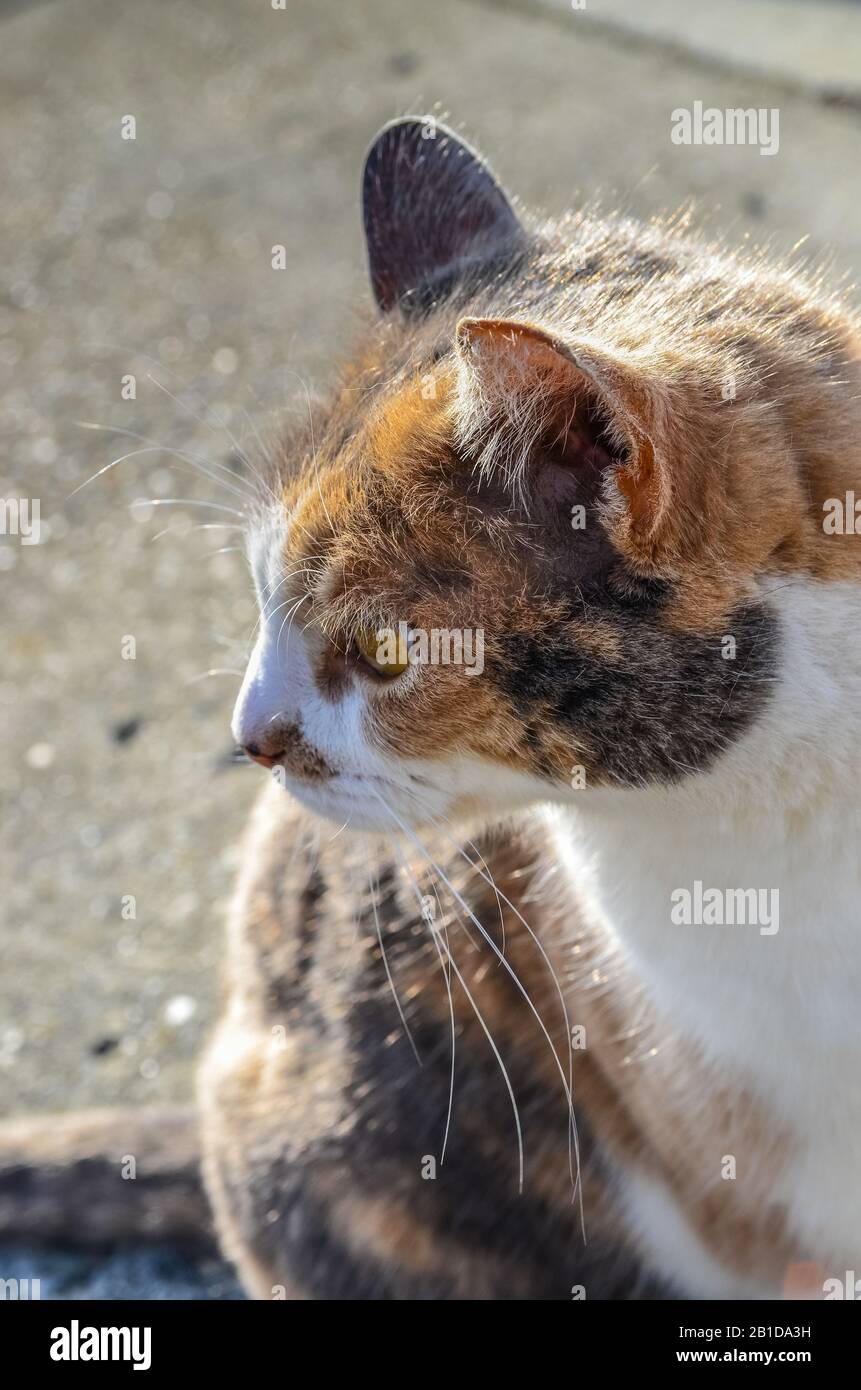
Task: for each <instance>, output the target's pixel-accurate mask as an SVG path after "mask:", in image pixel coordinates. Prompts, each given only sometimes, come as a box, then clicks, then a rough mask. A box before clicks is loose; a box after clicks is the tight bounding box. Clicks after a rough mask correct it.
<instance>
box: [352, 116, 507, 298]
mask: <svg viewBox="0 0 861 1390" xmlns="http://www.w3.org/2000/svg"><path fill="white" fill-rule="evenodd" d="M362 205H363V214H364V223H365V237H366V239H367V244H368V261H369V266H370V273H371V285H372V287H373V291H374V295H375V296H376V299H377V303H378V304H379V306H380V308H381V309H383V310H386V311H388V310H389V309H392V308H394V306H395V305H396V304H398V303H401V304H402V305H404V306H405V307H406V308H410V307H411V303H412V304H415V303H416V302H419V303H420V304H421V305H422V307H427V305H425V303H424V301H425V300H428V301H429V302H433V301H434V300H435V299H441V298H445V297H446V294H447V293H448V292H449V291H450V289H451V288H452V286H453V285H454V284H455V283H456V282H457V281H458V280H459V279H463V278H465V277H468V276H469V273H470V271H471V270H472V269H477V268H478V266H479V265H480V264H481V263H482V262H484V261H486V260H487V259H489V258H499V259H500V261H504V260H505V259H506V258H509V259H510V258H512V257H513V256H515V255H516V254H517V253H518V251H519V250H520V248H521V247H522V245H523V241H524V233H523V229H522V227H521V225H520V223H519V221H518V220H517V217H516V215H515V213H514V211H513V209H512V207H511V204H510V203H509V201H508V198H507V197H506V195H505V193H504V192H503V191H502V189H501V188H500V186H499V184H498V183H497V182H496V179H495V178H494V177H493V174H492V173H491V172H490V170H489V169H488V167H487V165H486V164H485V163H484V161H483V160H482V159H481V158H480V157H479V156H478V155H477V154H476V153H475V152H474V151H473V150H471V149H470V148H469V147H468V146H467V145H465V144H464V143H463V142H462V141H461V140H458V139H457V137H456V136H455V135H453V134H452V132H451V131H450V130H447V129H446V128H445V126H442V125H440V124H438V123H437V122H436V121H435V120H434V119H433V118H432V117H430V116H427V117H423V118H420V117H415V116H410V117H407V118H405V119H403V120H399V121H393V122H392V123H391V124H390V125H387V126H385V127H384V128H383V129H382V130H381V131H380V133H379V135H378V136H377V137H376V139H375V140H374V143H373V144H372V146H371V148H370V150H369V152H368V156H367V159H366V160H365V171H364V176H363V183H362Z"/></svg>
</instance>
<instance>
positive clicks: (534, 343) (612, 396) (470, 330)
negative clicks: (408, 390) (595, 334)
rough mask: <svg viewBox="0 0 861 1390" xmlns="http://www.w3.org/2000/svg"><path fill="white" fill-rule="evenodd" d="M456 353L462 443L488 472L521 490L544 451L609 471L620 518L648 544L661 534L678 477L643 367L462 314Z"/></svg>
mask: <svg viewBox="0 0 861 1390" xmlns="http://www.w3.org/2000/svg"><path fill="white" fill-rule="evenodd" d="M455 349H456V360H457V374H458V375H457V390H456V398H455V410H456V415H457V429H458V437H459V443H460V445H461V447H462V448H464V449H465V450H466V451H467V452H468V453H470V454H471V455H472V457H473V458H475V459H476V461H477V463H478V465H479V467H480V468H481V470H482V471H484V472H486V473H490V472H491V471H492V472H494V473H496V474H499V473H502V475H503V476H504V477H505V480H506V482H507V483H508V484H509V485H510V486H514V487H517V486H520V485H521V484H523V483H524V482H525V480H526V478H527V475H528V472H529V469H530V468H531V467H532V465H533V463H534V460H535V458H536V455H537V453H539V452H540V454H541V457H542V458H545V459H546V457H547V456H548V454H551V455H552V456H553V457H554V459H556V460H557V461H558V463H559V465H560V466H561V467H564V468H568V469H571V470H575V471H576V470H577V469H578V468H584V469H585V468H589V469H592V470H593V471H594V470H595V469H600V470H601V471H602V472H603V473H604V474H605V477H606V489H605V492H606V496H607V498H608V502H609V504H610V506H611V510H613V511H614V512H615V513H616V515H617V520H618V521H619V522H620V523H622V524H623V525H624V527H625V529H626V530H627V531H629V532H631V533H632V534H633V535H634V536H639V537H640V539H641V540H645V539H647V538H648V537H649V536H650V535H652V534H654V531H655V529H656V528H657V526H658V523H659V522H660V520H661V517H662V516H663V514H664V512H665V510H666V507H667V505H668V502H669V485H670V480H669V475H668V472H667V470H666V469H665V468H664V466H663V464H662V460H661V457H660V450H659V449H657V448H656V446H655V443H654V440H655V438H656V437H659V432H660V420H659V412H660V404H659V402H657V401H656V399H655V397H654V393H653V392H652V391H651V390H650V388H649V385H648V382H647V381H646V379H645V377H644V375H643V374H642V373H641V372H639V371H638V370H637V369H636V368H635V367H634V366H633V365H632V364H631V363H630V362H624V361H622V360H621V359H619V358H616V357H614V356H613V355H612V354H610V353H608V352H606V351H605V350H604V349H602V348H600V347H598V346H596V345H594V344H592V343H590V342H588V341H585V340H584V341H583V342H579V343H576V344H574V343H567V342H563V341H562V340H561V339H560V338H559V337H557V336H555V335H554V334H552V333H549V332H546V331H545V330H544V329H542V328H539V327H536V326H535V325H533V324H529V323H521V322H517V321H515V320H510V319H476V318H463V319H461V320H460V323H459V324H458V326H457V333H456V338H455Z"/></svg>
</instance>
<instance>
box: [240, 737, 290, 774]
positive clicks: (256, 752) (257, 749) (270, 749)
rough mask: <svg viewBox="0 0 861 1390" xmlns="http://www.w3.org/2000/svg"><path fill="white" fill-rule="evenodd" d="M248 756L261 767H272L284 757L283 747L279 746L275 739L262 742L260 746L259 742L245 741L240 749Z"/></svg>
mask: <svg viewBox="0 0 861 1390" xmlns="http://www.w3.org/2000/svg"><path fill="white" fill-rule="evenodd" d="M242 751H243V753H247V754H248V757H249V758H253V759H254V761H255V762H256V763H259V764H260V766H261V767H274V766H275V764H276V763H278V762H280V761H281V759H282V758H283V757H284V749H283V748H279V747H278V745H277V740H275V739H271V740H268V741H266V742H264V745H263V747H262V748H261V746H260V744H259V743H246V744H245V745H244V746H243V749H242Z"/></svg>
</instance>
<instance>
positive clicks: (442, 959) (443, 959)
mask: <svg viewBox="0 0 861 1390" xmlns="http://www.w3.org/2000/svg"><path fill="white" fill-rule="evenodd" d="M392 848H393V849H394V852H395V857H396V858H397V860H398V863H399V864H400V867H401V869H402V871H403V872H404V873H405V874H406V876H407V878H408V879H409V881H410V883H411V884H412V887H413V889H414V890H415V889H416V888H417V887H418V885H417V883H416V880H415V875H414V874H413V873H412V872H411V871H410V868H409V865H408V864H406V863H405V862H404V860H403V859H402V858H401V856H400V855H399V854H398V850H397V847H396V846H395V845H394V843H393V844H392ZM433 890H434V897H435V898H436V901H437V907H440V901H439V894H438V893H437V891H436V884H434V885H433ZM419 898H421V893H419ZM440 911H442V909H441V908H440ZM429 925H430V934H431V940H432V941H433V944H434V947H435V949H436V953H437V958H438V960H439V964H440V969H441V971H442V977H443V979H444V980H445V988H446V994H447V995H448V1013H449V1020H450V1024H451V1065H450V1067H449V1080H448V1109H447V1111H446V1117H445V1130H444V1131H443V1136H442V1147H441V1149H440V1155H439V1166H440V1167H442V1165H443V1164H444V1163H445V1151H446V1148H447V1146H448V1136H449V1133H450V1131H451V1114H452V1109H453V1108H454V1064H455V1056H456V1053H457V1028H456V1026H455V1021H454V998H453V996H452V992H451V964H450V957H451V952H450V950H449V944H448V933H447V932H446V931H445V928H444V927H443V926H442V924H441V925H440V930H441V931H442V932H443V934H444V936H445V952H446V954H445V956H443V952H442V947H441V946H440V943H439V941H438V940H437V934H436V931H435V929H434V927H433V924H429ZM447 960H448V968H446V967H447Z"/></svg>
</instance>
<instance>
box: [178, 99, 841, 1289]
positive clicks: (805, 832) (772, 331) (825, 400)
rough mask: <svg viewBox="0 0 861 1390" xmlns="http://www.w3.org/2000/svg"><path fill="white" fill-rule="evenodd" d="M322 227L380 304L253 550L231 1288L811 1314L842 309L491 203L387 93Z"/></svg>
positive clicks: (219, 1103)
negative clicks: (786, 1309)
mask: <svg viewBox="0 0 861 1390" xmlns="http://www.w3.org/2000/svg"><path fill="white" fill-rule="evenodd" d="M363 212H364V227H365V233H366V239H367V250H368V260H369V269H370V279H371V285H372V289H373V293H374V297H375V300H376V305H377V309H378V311H379V312H378V315H377V316H376V318H375V320H374V321H373V322H372V323H371V324H370V325H369V326H368V327H367V331H366V334H365V336H364V338H363V339H362V340H361V342H360V344H359V346H358V349H357V351H356V353H355V355H354V356H353V357H352V359H351V361H350V362H349V363H348V365H347V366H346V368H344V369H343V372H342V375H341V378H340V380H339V382H338V384H337V386H336V387H335V389H334V390H333V392H332V394H331V398H330V400H329V401H328V403H327V405H326V406H325V408H323V409H321V410H315V411H314V413H313V420H312V421H310V422H309V424H308V426H307V428H305V429H297V430H296V432H295V433H294V434H293V435H292V436H291V437H289V438H286V439H285V441H284V444H283V448H282V450H281V451H280V453H279V457H278V458H277V459H276V460H274V462H273V464H272V470H271V477H270V478H269V487H268V489H267V494H266V497H265V498H263V499H262V500H261V504H260V508H259V515H258V516H257V518H256V520H255V523H254V525H253V527H252V530H251V535H250V540H249V554H250V560H251V565H252V569H253V574H254V578H255V583H256V588H257V593H258V597H259V600H260V608H261V617H260V624H259V634H258V637H257V641H256V645H255V648H254V652H253V654H252V656H251V658H250V661H249V664H248V668H247V671H246V674H245V678H244V681H243V685H242V689H241V692H240V694H239V698H238V701H237V704H236V709H235V712H234V719H233V731H234V735H235V737H236V740H237V742H238V743H239V744H240V745H241V746H242V747H244V748H245V750H246V752H247V753H248V755H249V756H250V757H251V758H252V759H254V760H256V761H257V762H258V763H260V764H262V765H263V766H264V767H265V768H267V769H270V771H271V774H272V785H270V786H267V787H266V788H265V789H264V793H263V795H262V797H261V800H260V803H259V805H258V808H257V810H256V813H255V816H254V819H253V823H252V826H251V828H250V831H249V835H248V839H247V843H246V848H245V856H244V869H243V872H242V877H241V883H240V886H239V889H238V895H237V899H236V904H235V910H234V914H233V919H232V925H231V931H230V945H229V965H228V985H227V990H228V992H227V1002H226V1008H225V1013H224V1016H223V1018H222V1021H221V1023H220V1024H219V1026H218V1028H217V1031H216V1034H215V1037H214V1040H213V1043H212V1046H211V1048H210V1051H209V1053H208V1055H207V1057H206V1059H205V1062H204V1064H203V1067H202V1071H201V1081H200V1095H201V1105H202V1114H203V1117H204V1128H203V1136H204V1137H203V1143H204V1155H205V1158H204V1171H205V1176H206V1184H207V1188H208V1191H209V1194H210V1198H211V1200H212V1203H213V1209H214V1211H215V1216H216V1223H217V1226H218V1228H219V1231H220V1235H221V1240H222V1244H223V1248H224V1249H225V1251H226V1252H227V1254H228V1255H229V1256H230V1258H231V1259H232V1260H233V1261H234V1263H235V1264H236V1267H237V1268H238V1270H239V1272H240V1274H241V1276H242V1278H243V1280H244V1282H245V1285H246V1287H247V1289H248V1290H249V1291H250V1292H251V1293H252V1294H253V1295H255V1296H258V1297H262V1298H271V1297H285V1296H286V1297H290V1298H353V1299H368V1298H395V1299H425V1298H434V1299H450V1298H451V1299H454V1298H482V1299H485V1298H486V1299H506V1298H530V1299H533V1298H569V1297H583V1296H585V1297H588V1298H607V1297H611V1298H663V1297H687V1298H701V1297H717V1298H736V1297H747V1296H753V1297H778V1296H780V1295H781V1293H782V1292H784V1291H786V1290H792V1289H794V1288H797V1287H798V1279H799V1270H801V1271H807V1275H806V1276H805V1277H806V1278H807V1279H808V1282H809V1280H810V1278H812V1279H813V1286H812V1287H811V1288H808V1289H806V1292H807V1293H810V1294H813V1295H814V1296H815V1295H817V1294H818V1296H820V1297H821V1296H822V1289H821V1284H820V1282H819V1280H820V1275H821V1278H822V1279H824V1278H825V1277H826V1275H827V1274H833V1273H837V1274H839V1273H840V1272H841V1271H843V1270H844V1269H851V1268H855V1267H857V1266H858V1264H859V1261H861V1192H859V1186H858V1182H857V1171H858V1166H859V1161H861V1091H859V1087H858V1083H857V1076H858V1071H859V1064H861V1030H859V1024H858V1019H857V1001H858V997H859V986H861V943H859V942H858V941H857V935H858V902H859V889H861V856H859V850H858V828H859V824H858V822H859V802H861V797H859V789H858V780H857V759H858V748H859V733H861V654H859V653H860V652H861V648H859V644H858V641H857V636H858V632H859V621H861V558H859V557H861V550H859V548H858V546H857V544H856V543H855V539H854V536H853V535H852V534H840V533H835V531H838V529H839V528H834V527H832V528H827V527H824V526H823V515H824V514H825V513H826V512H828V509H829V507H831V508H832V509H833V503H834V499H841V498H844V497H845V496H846V495H847V494H849V493H850V492H851V489H852V488H853V487H855V486H857V485H858V483H859V481H861V466H859V462H861V461H860V460H859V448H860V447H861V446H859V440H861V389H859V388H861V346H859V336H858V324H857V321H856V320H855V319H854V318H853V317H852V316H851V314H850V312H849V311H848V310H847V309H845V308H844V307H842V306H841V304H840V303H839V302H838V300H837V299H836V298H835V297H833V296H831V295H829V294H828V292H827V291H826V289H825V287H824V286H823V285H822V284H820V283H818V282H816V281H814V280H808V279H805V278H803V276H801V275H799V274H796V273H795V272H794V271H793V270H792V269H790V268H788V267H785V266H778V267H772V266H771V265H770V264H769V263H768V261H767V260H766V259H765V258H763V257H761V256H756V255H750V254H748V255H747V256H746V257H743V258H735V257H733V256H732V255H730V254H729V253H728V252H726V251H724V250H722V249H720V248H717V247H714V246H709V245H704V244H703V243H701V242H700V241H698V240H697V238H696V237H695V236H693V235H692V234H691V233H690V231H689V229H688V228H687V227H686V226H685V225H684V223H683V220H679V221H673V220H670V221H668V222H666V223H664V224H660V223H657V222H655V223H653V224H650V225H648V226H642V225H638V224H637V223H635V222H633V221H631V220H628V219H627V218H626V217H622V216H603V215H600V214H598V213H593V212H590V211H583V212H580V213H576V214H572V215H569V216H566V217H564V218H563V219H562V220H561V221H558V222H554V221H540V220H538V219H537V218H534V217H531V216H529V215H528V214H526V213H524V212H523V211H522V210H520V209H519V208H518V207H517V205H516V204H515V203H514V202H513V201H512V200H511V199H510V198H509V197H508V196H507V195H506V193H505V192H504V191H503V190H502V188H501V187H500V185H499V183H498V182H497V180H496V179H495V178H494V176H493V174H492V173H491V171H490V169H489V168H488V166H487V164H486V163H485V162H484V161H483V160H482V159H481V158H480V157H479V156H478V155H477V154H476V153H475V152H474V151H472V150H471V149H470V148H469V147H468V146H467V145H466V144H464V143H463V142H462V141H461V140H459V139H458V138H457V137H456V136H455V135H454V134H453V133H452V132H451V131H450V130H447V129H445V128H443V127H442V126H440V125H438V124H437V123H435V122H432V121H429V120H423V119H420V118H408V119H405V120H400V121H397V122H395V123H393V124H391V125H389V126H387V127H386V128H384V129H383V131H382V132H381V133H380V134H379V136H378V137H377V139H376V140H375V142H374V143H373V145H372V147H371V150H370V153H369V155H368V158H367V162H366V166H365V170H364V181H363ZM433 633H437V634H440V633H442V634H445V636H446V639H447V640H448V647H446V646H445V643H444V644H443V646H442V647H439V646H438V648H437V652H438V656H437V659H436V661H434V660H433V659H428V656H427V653H428V652H429V651H431V652H432V651H433V647H432V645H431V644H429V642H428V641H427V640H426V641H425V643H424V649H423V650H424V659H420V660H415V659H414V652H415V644H416V641H417V639H418V637H419V636H422V635H424V636H425V637H427V634H433ZM452 633H459V634H473V635H475V634H480V636H481V645H482V669H481V671H480V672H479V671H477V670H476V669H473V670H470V669H469V668H468V666H467V664H466V663H465V662H464V660H462V659H461V660H460V661H459V662H458V660H457V659H455V658H456V656H457V651H456V649H455V648H452V643H451V634H452ZM392 634H397V637H398V643H399V644H400V645H399V646H398V645H397V644H396V646H395V647H394V648H392V647H391V646H389V647H386V648H385V650H384V646H383V643H384V641H385V642H389V641H390V639H391V636H392ZM404 638H405V640H401V639H404ZM464 641H465V638H464ZM465 649H466V648H465V646H464V644H463V642H462V644H461V653H462V652H463V650H465ZM452 651H454V657H452ZM393 652H394V655H393V654H392V653H393ZM440 652H443V653H444V654H443V655H442V656H440V655H439V653H440ZM449 658H451V659H449ZM285 792H286V793H287V794H285ZM327 823H328V824H327ZM686 914H687V916H686ZM688 919H690V920H688ZM811 1270H812V1271H813V1274H812V1276H811V1275H810V1271H811ZM803 1282H804V1281H803V1279H802V1283H803Z"/></svg>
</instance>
